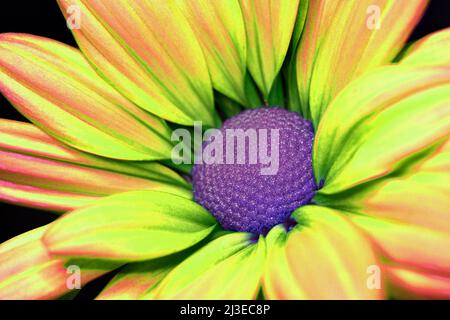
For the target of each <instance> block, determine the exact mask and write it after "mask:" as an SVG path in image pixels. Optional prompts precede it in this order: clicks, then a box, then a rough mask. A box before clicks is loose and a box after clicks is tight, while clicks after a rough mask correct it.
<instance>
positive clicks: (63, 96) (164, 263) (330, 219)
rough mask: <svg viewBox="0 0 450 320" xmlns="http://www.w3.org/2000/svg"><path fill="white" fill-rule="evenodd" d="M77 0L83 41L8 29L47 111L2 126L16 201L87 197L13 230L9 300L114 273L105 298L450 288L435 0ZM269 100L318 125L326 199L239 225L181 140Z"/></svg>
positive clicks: (443, 89)
mask: <svg viewBox="0 0 450 320" xmlns="http://www.w3.org/2000/svg"><path fill="white" fill-rule="evenodd" d="M58 2H59V5H60V6H61V9H62V11H63V12H64V13H65V14H66V16H67V19H68V21H72V20H73V19H75V20H76V19H79V21H78V22H79V23H78V24H77V23H75V26H76V28H74V29H73V30H72V31H73V34H74V36H75V38H76V40H77V43H78V45H79V48H80V49H75V48H71V47H68V46H66V45H64V44H61V43H58V42H56V41H53V40H50V39H45V38H41V37H36V36H31V35H26V34H1V35H0V90H1V92H2V94H3V95H4V96H5V97H6V98H7V99H9V101H10V102H11V103H12V104H13V105H14V106H15V108H16V109H17V110H18V111H20V112H21V113H22V114H23V115H24V116H25V117H27V118H28V119H29V120H30V121H31V122H32V123H33V124H29V123H22V122H16V121H11V120H1V121H0V128H1V130H0V159H1V162H0V199H1V200H3V201H7V202H12V203H17V204H20V205H26V206H31V207H35V208H41V209H45V210H50V211H54V212H60V213H63V212H67V211H70V212H69V213H67V214H64V215H62V216H61V217H59V218H58V219H56V220H55V221H53V222H52V223H50V224H48V225H45V226H42V227H40V228H37V229H35V230H31V231H29V232H27V233H24V234H22V235H20V236H18V237H15V238H13V239H11V240H9V241H7V242H5V243H3V244H2V245H0V298H10V299H11V298H18V299H38V298H40V299H48V298H57V297H60V296H63V295H64V294H66V293H68V292H70V291H71V290H72V289H73V288H76V287H77V281H81V282H82V283H83V284H84V283H87V282H89V281H91V280H93V279H95V278H97V277H99V276H101V275H103V274H106V273H108V272H110V271H112V270H117V271H116V272H117V274H116V275H115V276H114V278H113V279H112V280H111V281H110V283H109V284H108V285H107V286H106V288H104V290H103V291H102V292H101V293H100V295H99V297H98V298H99V299H127V298H128V299H171V298H176V299H178V298H190V299H203V298H206V299H218V298H224V299H235V298H238V299H251V298H256V297H257V296H258V295H261V296H263V297H264V298H266V299H380V298H389V297H396V298H402V297H411V296H414V297H428V298H450V258H449V257H450V218H449V215H448V208H449V205H450V188H449V185H448V181H449V172H450V170H449V168H450V167H449V165H450V143H449V133H450V59H449V55H448V52H449V48H450V29H446V30H442V31H440V32H437V33H435V34H432V35H430V36H428V37H426V38H425V39H423V40H420V41H418V42H417V43H414V44H412V45H411V46H410V47H407V48H406V49H403V48H404V45H405V42H406V41H407V39H408V36H409V34H410V33H411V31H412V30H413V28H414V26H415V25H416V24H417V22H418V21H419V19H420V17H421V15H422V13H423V12H424V10H425V7H426V4H427V1H424V0H404V1H397V0H395V1H394V0H392V1H390V0H387V1H386V0H354V1H353V0H351V1H332V0H318V1H309V2H308V1H306V0H297V1H295V0H293V1H276V0H271V1H264V2H263V1H252V0H241V1H231V0H229V1H226V2H225V1H139V0H135V1H104V2H100V1H90V0H85V1H81V0H60V1H58ZM78 27H79V28H78ZM263 105H265V106H284V107H286V108H287V109H288V110H289V111H291V112H287V111H286V115H284V117H285V118H283V119H291V118H290V117H293V114H294V113H293V112H295V113H296V115H295V116H296V117H298V118H299V119H301V121H308V122H310V123H312V125H313V128H314V141H313V144H312V145H311V146H310V148H308V145H306V147H305V149H304V150H306V151H302V152H301V154H300V155H299V156H301V157H302V159H303V160H302V161H303V162H301V164H300V165H299V166H292V168H293V173H292V174H293V176H295V177H297V175H298V176H299V177H301V178H303V177H304V175H303V174H304V172H306V171H307V170H306V169H301V168H310V169H311V170H312V171H313V175H314V178H312V179H314V180H312V181H311V180H308V179H306V178H305V179H306V180H305V181H310V182H312V183H313V185H314V186H315V187H316V188H315V189H314V190H313V193H314V195H313V198H312V200H311V201H309V198H308V203H307V204H304V203H303V202H302V203H301V204H300V205H299V207H298V208H297V209H296V210H294V211H293V213H292V214H291V215H290V219H287V220H286V221H285V223H281V224H280V223H279V221H278V220H276V221H275V225H272V224H268V225H270V228H266V229H264V230H263V228H259V227H258V228H256V229H252V230H253V231H257V232H256V233H251V232H246V231H245V230H247V231H248V229H246V228H244V229H245V230H244V231H242V230H240V231H234V230H225V229H223V228H222V227H221V226H220V224H219V223H218V221H217V220H216V219H215V218H214V216H219V215H223V214H224V213H223V212H225V215H226V212H227V211H226V210H225V211H223V212H222V211H220V210H219V211H217V212H213V211H214V210H215V209H214V206H215V205H216V204H217V201H218V202H220V201H222V200H223V201H225V200H224V198H222V197H225V196H226V195H225V194H224V193H221V194H224V195H222V196H221V197H217V196H215V195H216V194H215V193H214V192H215V191H214V190H213V191H211V190H209V189H208V190H207V191H205V192H206V193H202V192H203V191H201V192H200V191H198V189H197V191H198V192H197V193H196V199H195V200H197V201H198V203H197V202H196V201H195V200H193V194H192V190H191V183H190V182H189V181H190V180H189V179H185V178H183V177H184V176H186V175H189V173H190V170H191V168H190V167H189V166H183V165H178V164H176V163H174V162H172V161H171V155H172V151H173V141H171V137H172V136H173V132H174V131H175V130H176V128H184V127H189V126H192V125H193V124H194V122H195V121H201V122H202V123H203V124H204V125H205V126H207V127H209V128H214V127H216V128H217V127H221V120H222V119H224V118H229V117H232V116H235V117H234V118H232V119H238V120H239V121H241V119H242V118H239V117H242V115H243V114H252V115H253V116H255V115H258V114H260V112H261V111H260V110H262V109H256V108H257V107H259V106H263ZM244 109H251V112H250V113H249V112H247V113H245V112H242V111H243V110H244ZM269 110H274V109H269ZM276 110H279V109H276ZM268 112H270V113H271V112H272V111H268ZM271 114H272V113H271ZM253 116H252V117H253ZM300 116H301V118H300ZM302 118H303V119H302ZM232 119H231V120H229V121H237V120H232ZM263 119H265V118H263ZM304 119H306V120H304ZM251 120H252V118H250V120H246V123H247V124H248V125H250V126H252V125H254V124H255V123H259V122H257V121H256V120H255V121H251ZM248 121H249V122H248ZM258 121H262V120H258ZM289 121H290V120H289ZM293 121H294V122H295V121H297V120H293ZM299 121H300V120H299ZM226 123H228V124H229V123H230V122H225V124H224V126H225V125H226ZM276 123H277V124H279V122H276ZM265 125H266V124H265V123H264V125H263V126H265ZM222 128H223V127H222ZM290 130H291V131H289V132H294V134H289V135H288V139H289V143H296V142H298V141H302V143H306V142H305V141H308V139H306V140H302V139H303V138H301V136H302V135H298V134H295V132H297V131H295V130H294V129H290ZM285 137H286V135H285V136H284V137H283V133H282V134H281V139H282V141H283V142H286V140H284V139H285ZM291 139H293V140H291ZM294 149H295V148H294ZM310 149H311V150H310ZM289 150H290V149H289ZM302 150H303V149H302ZM307 150H310V151H307ZM308 152H310V154H308ZM280 154H281V155H282V156H283V155H285V154H284V153H283V152H281V153H280ZM289 154H291V153H289ZM311 157H312V163H311V166H310V167H308V166H307V165H306V163H308V159H311ZM305 159H306V160H305ZM295 160H297V159H295V158H290V159H288V160H287V161H295ZM196 168H197V169H195V170H202V169H201V168H202V167H201V166H199V167H196ZM203 168H204V167H203ZM222 168H223V167H222ZM228 168H233V166H231V167H228ZM299 168H300V169H301V170H300V169H299ZM296 170H300V171H296ZM220 174H222V175H221V177H223V176H224V175H226V173H223V172H221V173H220ZM280 174H281V173H280ZM193 176H194V180H195V181H194V185H195V184H196V183H197V184H199V183H203V182H200V180H201V179H200V178H198V177H196V176H195V175H193ZM202 177H206V180H207V183H211V181H212V180H211V179H213V177H212V176H211V175H208V174H204V175H202ZM283 177H284V176H283ZM196 179H197V180H196ZM237 179H238V178H237V177H236V178H233V179H231V186H234V185H239V186H242V187H243V188H244V187H245V184H244V185H242V183H239V184H238V183H236V184H234V182H233V181H234V180H237ZM283 179H284V178H283ZM283 179H281V180H280V181H281V182H280V184H281V185H277V186H275V187H274V188H277V187H278V188H280V189H281V190H284V189H283V188H286V190H288V191H289V190H291V189H289V188H292V186H291V185H289V184H287V183H285V182H283V181H288V180H287V178H286V179H284V180H283ZM219 180H220V179H219ZM267 180H269V181H270V178H269V179H267ZM229 181H230V179H229V177H228V182H229ZM213 184H214V186H220V183H218V182H214V183H213ZM264 187H266V185H264ZM308 190H310V189H308ZM311 190H312V189H311ZM311 190H310V191H311ZM267 191H269V192H270V191H272V190H267V187H266V189H264V188H263V193H262V194H263V195H266V193H265V192H267ZM294 191H295V190H294ZM308 192H309V191H308ZM294 193H295V192H294ZM254 194H255V192H253V193H252V192H249V191H245V192H244V195H246V196H248V197H249V198H250V199H249V201H253V202H255V201H256V200H255V199H257V198H253V195H254ZM289 194H290V193H289ZM202 195H204V196H205V198H203V199H206V198H207V197H208V196H213V197H212V198H214V199H213V200H208V201H207V203H206V202H205V201H203V200H202V199H200V198H201V197H202ZM229 196H230V199H231V200H230V201H231V203H236V202H235V200H233V199H235V197H237V196H239V194H238V192H237V191H233V192H231V194H230V195H229ZM199 197H200V198H199ZM281 197H282V200H283V201H284V202H283V203H282V205H285V201H288V200H286V199H287V198H283V197H284V196H281ZM207 199H210V198H207ZM266 199H267V198H266ZM277 199H278V198H277ZM302 199H303V198H302ZM294 200H295V201H298V198H295V199H294ZM210 201H212V202H210ZM214 201H216V202H214ZM227 201H228V200H227ZM263 201H265V199H263ZM289 201H291V200H289ZM266 202H267V201H266ZM199 203H203V204H204V205H205V207H208V206H209V207H211V208H212V209H211V213H213V214H214V216H213V214H211V213H210V212H208V210H207V209H206V208H205V207H203V206H201V205H200V204H199ZM249 203H250V202H249ZM269 204H270V203H269ZM255 205H257V203H255ZM243 207H245V208H247V209H248V208H250V209H251V206H250V205H249V204H247V203H245V205H244V206H243ZM220 208H223V207H220ZM220 208H219V209H220ZM240 209H241V208H240V206H237V208H234V209H233V210H235V211H233V210H232V211H231V212H232V213H233V212H234V213H235V212H239V215H237V216H236V217H233V219H235V220H233V223H234V225H235V224H236V221H237V223H238V225H239V222H240V221H241V220H239V219H240V218H242V217H241V216H242V214H244V215H245V213H242V212H244V211H242V212H241V211H239V210H240ZM288 209H289V208H288ZM274 210H275V211H273V212H272V211H271V214H272V213H274V212H275V213H274V214H275V216H277V217H278V215H279V214H280V212H281V211H280V210H279V207H277V208H275V209H274ZM290 210H291V209H289V213H290ZM264 212H265V211H264ZM285 212H286V211H283V212H282V214H285ZM221 217H222V218H223V216H221ZM265 217H266V216H265ZM267 217H269V215H267ZM225 218H229V217H228V216H226V217H225ZM287 218H289V217H287ZM236 219H237V220H236ZM219 220H220V219H219ZM222 220H223V219H222ZM252 221H253V220H252ZM263 222H264V223H265V222H266V221H263ZM264 226H266V224H265V225H264ZM229 229H231V228H229ZM267 229H268V230H267ZM73 267H75V269H73ZM69 268H71V270H72V269H73V270H77V268H78V270H79V271H80V273H79V274H78V276H80V277H81V278H80V277H79V278H77V277H76V276H77V273H76V272H75V273H74V274H73V275H70V274H69V275H68V273H67V270H68V269H69Z"/></svg>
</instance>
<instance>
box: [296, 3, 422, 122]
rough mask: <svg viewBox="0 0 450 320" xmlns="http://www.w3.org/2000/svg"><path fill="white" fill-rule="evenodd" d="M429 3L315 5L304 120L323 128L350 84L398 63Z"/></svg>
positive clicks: (305, 60) (301, 61) (305, 51)
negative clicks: (322, 120)
mask: <svg viewBox="0 0 450 320" xmlns="http://www.w3.org/2000/svg"><path fill="white" fill-rule="evenodd" d="M427 3H428V1H427V0H411V1H397V0H351V1H327V0H317V1H310V7H309V10H308V16H307V20H306V26H305V29H304V32H303V35H304V36H303V37H302V39H301V42H300V45H299V50H298V55H297V77H298V89H299V93H300V101H301V105H302V106H305V107H304V108H305V109H304V110H303V114H304V115H305V116H308V117H310V118H311V119H312V120H313V122H314V124H315V126H316V127H317V125H318V123H319V120H320V118H321V116H322V114H323V112H324V111H325V109H326V107H327V106H328V104H329V102H330V101H331V100H332V99H333V97H335V96H336V95H337V93H339V91H340V90H341V89H342V88H344V87H345V85H346V84H347V83H349V82H350V81H351V80H352V79H353V78H355V77H357V76H358V75H361V74H363V73H365V72H367V71H370V70H372V69H374V68H375V67H377V66H380V65H383V64H387V63H389V62H390V61H392V60H393V59H394V58H395V57H396V55H397V54H398V52H399V51H400V50H401V49H402V47H403V45H404V43H405V42H406V41H407V39H408V36H409V34H410V33H411V32H412V30H413V29H414V27H415V25H416V24H417V22H418V21H419V19H420V17H421V15H422V13H423V12H424V10H425V8H426V5H427ZM378 14H379V15H378ZM377 22H379V24H378V23H377Z"/></svg>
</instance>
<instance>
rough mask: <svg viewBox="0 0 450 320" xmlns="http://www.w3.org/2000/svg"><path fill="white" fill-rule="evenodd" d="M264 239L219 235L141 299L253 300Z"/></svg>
mask: <svg viewBox="0 0 450 320" xmlns="http://www.w3.org/2000/svg"><path fill="white" fill-rule="evenodd" d="M265 254H266V245H265V239H264V238H263V237H260V238H259V240H258V241H253V240H252V235H251V234H249V233H241V232H233V233H229V234H226V235H223V236H221V237H219V238H217V239H215V240H213V241H212V242H210V243H209V244H207V245H206V246H205V247H203V248H202V249H200V250H198V251H197V252H196V253H194V254H193V255H191V256H190V257H188V258H187V259H186V260H184V261H183V262H182V263H181V264H179V265H178V266H177V267H176V268H175V269H173V270H172V271H171V272H170V273H169V274H168V275H167V276H166V277H165V278H164V279H163V280H162V281H161V283H160V284H159V285H158V286H157V287H156V288H155V289H154V290H153V291H151V292H150V293H149V294H148V295H145V296H144V297H143V298H144V299H195V300H197V299H227V300H235V299H255V298H256V297H257V294H258V292H259V288H260V281H261V276H262V271H263V266H264V261H265Z"/></svg>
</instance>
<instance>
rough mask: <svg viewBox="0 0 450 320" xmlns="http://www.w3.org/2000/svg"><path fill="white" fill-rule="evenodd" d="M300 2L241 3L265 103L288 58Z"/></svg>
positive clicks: (242, 0) (244, 0)
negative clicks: (286, 57)
mask: <svg viewBox="0 0 450 320" xmlns="http://www.w3.org/2000/svg"><path fill="white" fill-rule="evenodd" d="M299 1H300V0H290V1H276V0H269V1H256V0H240V4H241V8H242V13H243V15H244V21H245V27H246V30H247V52H248V56H247V64H248V69H249V70H250V73H251V75H252V77H253V78H254V79H255V82H256V84H257V85H258V88H259V89H260V90H261V92H262V93H263V95H264V98H265V99H267V98H268V95H269V93H270V90H271V88H272V85H273V82H274V80H275V77H276V76H277V74H278V73H279V71H280V69H281V65H282V64H283V61H284V58H285V56H286V53H287V50H288V47H289V43H290V41H291V35H292V32H293V30H294V25H295V21H296V18H297V12H298V7H299ZM302 1H304V0H302Z"/></svg>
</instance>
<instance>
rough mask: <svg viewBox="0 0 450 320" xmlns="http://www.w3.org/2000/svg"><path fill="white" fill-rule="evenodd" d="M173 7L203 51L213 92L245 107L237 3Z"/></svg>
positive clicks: (211, 0) (194, 1)
mask: <svg viewBox="0 0 450 320" xmlns="http://www.w3.org/2000/svg"><path fill="white" fill-rule="evenodd" d="M177 5H178V6H179V8H180V9H181V11H182V13H183V15H184V16H185V17H186V19H187V21H188V22H189V24H190V26H191V28H192V30H193V31H194V33H195V35H196V36H197V39H198V41H199V43H200V45H201V47H202V49H203V53H204V55H205V58H206V62H207V64H208V69H209V73H210V75H211V80H212V83H213V86H214V89H216V90H217V91H219V92H220V93H222V94H224V95H226V96H228V97H230V98H232V99H234V100H235V101H237V102H239V103H240V104H242V105H247V104H248V103H247V98H246V96H245V91H244V78H245V73H246V65H247V61H246V60H247V44H246V35H245V26H244V20H243V18H242V13H241V8H240V6H239V2H238V1H237V0H227V1H222V0H188V1H178V2H177Z"/></svg>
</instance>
